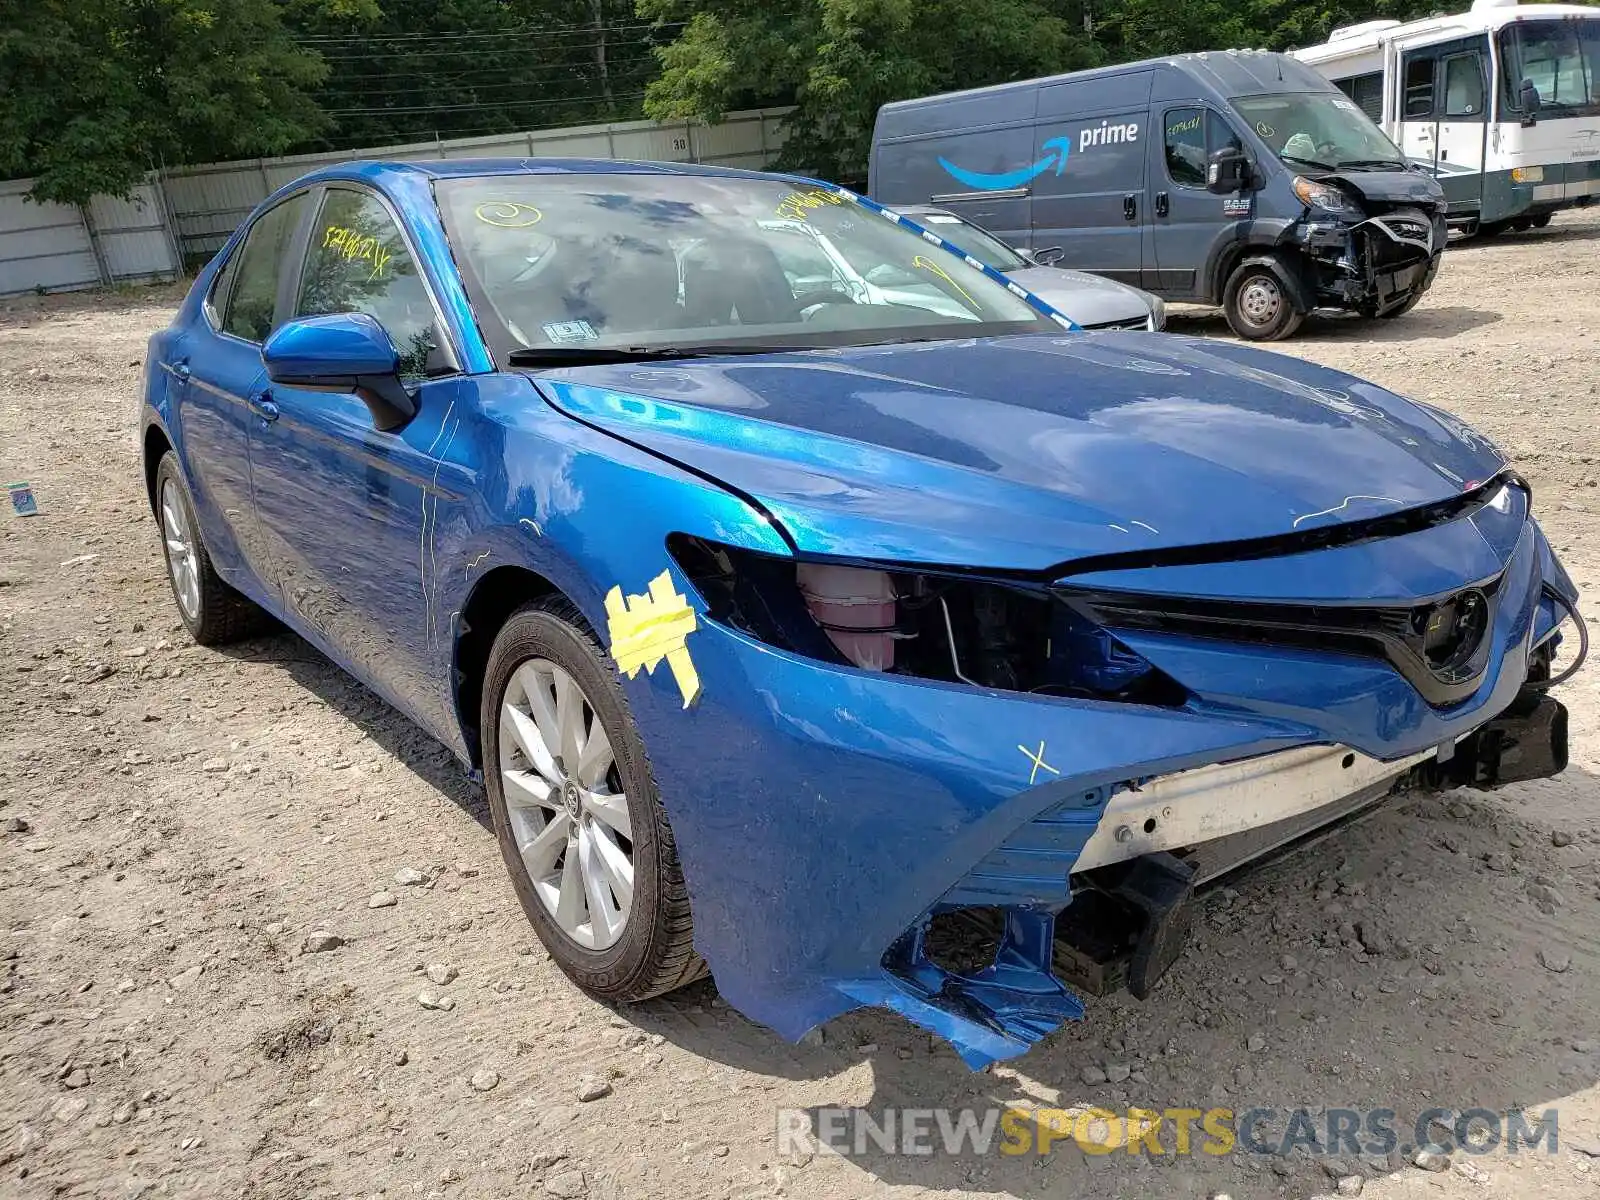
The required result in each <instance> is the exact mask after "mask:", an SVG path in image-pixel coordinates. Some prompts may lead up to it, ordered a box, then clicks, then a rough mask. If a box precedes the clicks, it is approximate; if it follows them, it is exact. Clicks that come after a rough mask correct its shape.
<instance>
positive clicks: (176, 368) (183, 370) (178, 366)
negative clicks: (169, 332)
mask: <svg viewBox="0 0 1600 1200" xmlns="http://www.w3.org/2000/svg"><path fill="white" fill-rule="evenodd" d="M171 366H172V373H173V374H174V375H176V376H177V377H178V378H179V379H187V378H189V376H190V374H191V372H190V370H189V360H188V359H187V358H180V359H178V360H177V361H176V362H174V363H172V364H171Z"/></svg>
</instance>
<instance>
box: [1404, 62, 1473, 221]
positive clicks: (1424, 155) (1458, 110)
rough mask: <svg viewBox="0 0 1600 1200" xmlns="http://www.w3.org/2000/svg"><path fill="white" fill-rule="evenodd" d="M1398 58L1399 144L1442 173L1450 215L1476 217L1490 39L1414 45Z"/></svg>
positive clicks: (1437, 173)
mask: <svg viewBox="0 0 1600 1200" xmlns="http://www.w3.org/2000/svg"><path fill="white" fill-rule="evenodd" d="M1400 62H1401V84H1402V91H1401V96H1400V114H1401V126H1400V130H1401V139H1400V148H1401V149H1402V150H1404V151H1405V153H1406V155H1407V157H1410V158H1413V159H1416V160H1417V161H1418V162H1423V163H1426V164H1427V165H1428V166H1429V167H1430V168H1431V169H1432V171H1433V173H1434V174H1435V175H1436V176H1438V179H1439V183H1440V186H1442V187H1443V188H1444V195H1445V199H1446V201H1448V202H1449V205H1450V215H1451V216H1452V217H1477V216H1478V215H1479V214H1480V213H1481V211H1482V207H1483V188H1484V178H1483V164H1484V151H1485V142H1486V140H1487V134H1488V129H1489V125H1488V110H1489V70H1488V62H1489V42H1488V39H1487V38H1486V37H1485V36H1483V35H1481V34H1479V35H1477V36H1474V37H1467V38H1456V39H1454V40H1452V41H1449V42H1440V43H1437V44H1435V45H1432V46H1416V47H1412V48H1411V49H1408V50H1406V51H1405V52H1404V53H1403V54H1402V55H1401V57H1400Z"/></svg>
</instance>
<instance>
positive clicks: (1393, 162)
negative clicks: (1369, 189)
mask: <svg viewBox="0 0 1600 1200" xmlns="http://www.w3.org/2000/svg"><path fill="white" fill-rule="evenodd" d="M1406 166H1407V164H1406V163H1405V162H1403V161H1402V160H1400V159H1395V158H1341V159H1340V160H1339V170H1341V171H1342V170H1344V169H1345V168H1347V167H1354V168H1355V169H1356V170H1358V171H1359V170H1363V169H1373V170H1382V169H1384V168H1385V167H1387V168H1389V169H1390V170H1395V171H1403V170H1405V169H1406Z"/></svg>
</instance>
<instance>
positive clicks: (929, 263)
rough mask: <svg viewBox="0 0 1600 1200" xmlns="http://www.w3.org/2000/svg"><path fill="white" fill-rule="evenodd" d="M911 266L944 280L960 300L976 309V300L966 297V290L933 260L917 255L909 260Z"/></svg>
mask: <svg viewBox="0 0 1600 1200" xmlns="http://www.w3.org/2000/svg"><path fill="white" fill-rule="evenodd" d="M911 265H912V266H913V267H920V268H921V269H922V270H924V271H927V272H928V273H929V274H930V275H937V276H938V277H939V278H940V279H942V280H944V281H945V282H946V283H948V284H949V285H950V286H951V287H953V288H955V290H956V291H958V292H960V293H961V295H962V298H963V299H965V300H966V302H967V303H968V304H970V305H972V307H973V308H977V307H978V302H977V301H976V300H974V299H973V298H972V297H971V296H968V295H967V290H966V289H965V288H964V287H962V286H961V285H960V284H959V283H957V282H956V281H955V280H954V279H951V278H950V273H949V272H948V271H946V270H945V269H944V268H943V267H941V266H940V265H939V264H938V263H936V262H934V261H933V259H931V258H928V257H927V256H926V255H922V254H919V255H917V256H916V257H915V258H913V259H912V260H911Z"/></svg>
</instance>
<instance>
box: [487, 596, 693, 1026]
mask: <svg viewBox="0 0 1600 1200" xmlns="http://www.w3.org/2000/svg"><path fill="white" fill-rule="evenodd" d="M479 728H480V730H481V731H482V732H481V738H482V751H483V763H484V781H485V784H486V785H487V789H488V793H489V807H490V810H491V812H492V814H493V817H494V829H495V837H496V838H497V840H498V841H499V843H500V854H501V856H502V857H503V858H504V859H505V863H506V867H507V869H508V870H509V871H510V872H511V881H512V884H513V886H514V887H515V888H516V892H517V899H518V901H519V902H520V903H521V904H522V911H523V912H524V913H525V914H527V917H528V920H529V922H530V923H531V924H532V925H533V928H534V932H535V933H537V934H538V936H539V940H540V941H541V942H543V943H544V946H545V949H547V950H548V951H549V952H550V956H551V958H553V959H555V961H556V965H557V966H559V967H560V968H561V969H562V970H563V971H565V972H566V973H567V975H568V976H570V977H571V979H572V980H573V982H575V983H576V984H577V985H578V986H579V987H581V988H583V989H584V990H585V991H586V992H588V993H589V994H590V995H592V996H594V997H596V998H597V999H601V1000H608V1001H634V1000H644V999H648V998H649V997H651V996H658V995H660V994H662V993H663V992H670V991H673V990H674V989H676V988H679V987H682V986H683V985H684V984H687V983H690V982H692V981H694V980H695V979H698V978H700V976H702V975H704V974H705V973H706V967H705V963H704V962H703V961H702V960H701V959H700V957H699V956H698V955H696V954H695V952H694V929H693V925H692V923H691V919H690V913H689V895H688V889H687V888H686V887H685V885H684V880H683V868H682V867H681V866H680V865H679V863H678V852H677V847H676V844H675V843H674V841H673V837H672V827H671V826H670V825H669V824H668V823H667V816H666V811H665V809H664V808H663V807H662V804H661V798H660V796H659V795H657V793H656V786H655V781H654V779H653V778H652V776H651V771H650V763H649V760H648V759H647V758H646V757H645V751H644V744H643V743H642V742H641V740H640V738H639V735H638V732H637V731H636V730H635V728H634V724H633V718H632V717H631V716H630V715H629V713H628V709H627V703H626V700H625V699H624V697H623V694H622V687H621V683H620V681H619V680H618V677H617V674H616V672H615V670H613V669H612V667H611V665H610V663H609V662H607V660H606V659H605V657H604V655H603V653H602V652H601V650H600V647H599V646H598V645H597V644H596V642H595V639H594V636H593V634H591V633H590V632H589V630H588V627H587V626H586V625H585V624H584V621H583V618H582V617H581V616H580V615H579V613H578V611H577V610H576V609H575V608H573V607H572V606H571V605H570V604H567V603H566V602H565V601H542V602H538V603H535V604H530V605H528V606H526V607H524V608H522V609H520V610H518V611H517V612H516V613H515V614H513V615H512V617H511V619H510V620H509V621H507V622H506V624H505V627H504V628H503V629H501V631H500V634H499V636H498V637H496V638H495V643H494V648H493V650H491V651H490V654H489V666H488V672H487V677H486V678H485V680H484V687H483V710H482V713H481V719H480V724H479Z"/></svg>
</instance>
